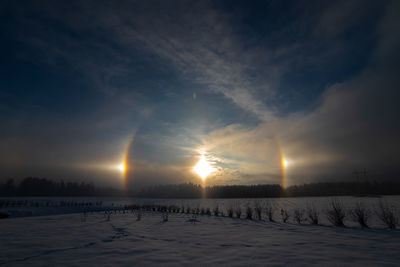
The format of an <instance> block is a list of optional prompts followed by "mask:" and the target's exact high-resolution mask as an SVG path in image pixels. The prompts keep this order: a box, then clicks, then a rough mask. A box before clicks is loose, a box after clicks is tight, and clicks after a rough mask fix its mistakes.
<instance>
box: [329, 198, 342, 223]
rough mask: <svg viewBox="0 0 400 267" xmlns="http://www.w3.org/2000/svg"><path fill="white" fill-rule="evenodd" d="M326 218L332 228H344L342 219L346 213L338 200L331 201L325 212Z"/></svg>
mask: <svg viewBox="0 0 400 267" xmlns="http://www.w3.org/2000/svg"><path fill="white" fill-rule="evenodd" d="M326 216H327V218H328V220H329V221H330V222H331V223H332V224H333V225H334V226H340V227H344V226H345V225H344V219H345V217H346V211H345V208H344V206H343V204H342V202H341V201H339V200H338V199H332V200H331V202H330V203H329V207H328V210H327V211H326Z"/></svg>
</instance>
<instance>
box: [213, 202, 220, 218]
mask: <svg viewBox="0 0 400 267" xmlns="http://www.w3.org/2000/svg"><path fill="white" fill-rule="evenodd" d="M213 213H214V215H215V216H219V205H218V204H217V205H216V206H215V207H214V209H213Z"/></svg>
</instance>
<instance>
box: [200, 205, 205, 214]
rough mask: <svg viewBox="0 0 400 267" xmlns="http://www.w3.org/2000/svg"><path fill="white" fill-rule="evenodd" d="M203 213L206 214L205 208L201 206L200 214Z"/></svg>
mask: <svg viewBox="0 0 400 267" xmlns="http://www.w3.org/2000/svg"><path fill="white" fill-rule="evenodd" d="M204 214H206V210H205V209H204V208H203V207H202V208H201V209H200V215H204Z"/></svg>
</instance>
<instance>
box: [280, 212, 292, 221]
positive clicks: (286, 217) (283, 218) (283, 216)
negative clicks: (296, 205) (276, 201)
mask: <svg viewBox="0 0 400 267" xmlns="http://www.w3.org/2000/svg"><path fill="white" fill-rule="evenodd" d="M281 217H282V221H283V222H284V223H287V221H288V220H289V218H290V215H289V213H288V212H287V210H285V209H281Z"/></svg>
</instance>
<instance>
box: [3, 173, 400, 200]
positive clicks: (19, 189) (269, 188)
mask: <svg viewBox="0 0 400 267" xmlns="http://www.w3.org/2000/svg"><path fill="white" fill-rule="evenodd" d="M398 194H400V182H393V181H381V182H377V181H373V182H369V181H365V182H325V183H309V184H303V185H294V186H290V187H287V188H283V187H281V186H280V185H278V184H260V185H217V186H207V187H202V186H201V185H197V184H192V183H185V184H166V185H154V186H148V187H146V188H142V189H136V190H135V189H133V190H128V191H123V190H118V189H115V188H101V187H96V186H95V185H93V184H92V183H84V182H80V183H78V182H64V181H63V180H61V181H54V180H49V179H46V178H36V177H27V178H25V179H23V180H22V181H21V182H20V183H19V184H16V183H15V181H14V180H13V179H9V180H7V181H5V182H4V183H3V184H0V196H131V197H142V198H267V197H303V196H345V195H347V196H370V195H398Z"/></svg>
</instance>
